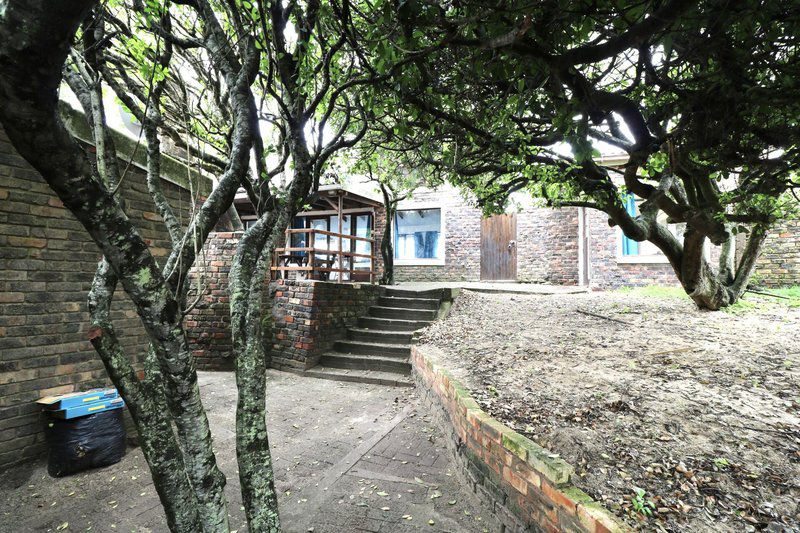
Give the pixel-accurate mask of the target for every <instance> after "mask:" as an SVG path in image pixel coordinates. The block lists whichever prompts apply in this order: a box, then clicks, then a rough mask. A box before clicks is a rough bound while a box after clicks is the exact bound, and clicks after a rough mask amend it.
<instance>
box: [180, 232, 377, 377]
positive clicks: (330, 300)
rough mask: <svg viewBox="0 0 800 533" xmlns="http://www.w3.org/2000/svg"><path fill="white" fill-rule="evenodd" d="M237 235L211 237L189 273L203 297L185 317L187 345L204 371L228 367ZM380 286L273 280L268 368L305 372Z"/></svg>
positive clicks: (268, 302) (268, 301) (373, 298)
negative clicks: (230, 287)
mask: <svg viewBox="0 0 800 533" xmlns="http://www.w3.org/2000/svg"><path fill="white" fill-rule="evenodd" d="M240 237H241V233H226V232H218V233H212V234H211V235H210V236H209V238H208V240H207V241H206V246H205V249H204V253H203V254H202V255H201V256H200V257H199V258H198V260H197V262H196V263H195V266H194V268H193V269H192V272H191V275H192V278H193V280H197V279H198V278H201V279H203V282H202V286H203V287H204V288H205V294H204V296H203V297H202V298H201V300H200V302H199V303H198V304H197V306H195V308H194V309H193V310H192V312H191V313H189V315H188V316H187V317H186V321H185V326H186V331H187V336H188V340H189V346H190V347H191V349H192V352H193V353H194V356H195V360H196V361H197V366H198V368H200V369H203V370H231V369H233V364H234V361H233V353H232V352H231V347H232V346H231V331H230V308H229V301H230V300H229V297H228V272H230V265H231V261H232V260H233V254H234V252H235V251H236V243H237V242H238V241H239V238H240ZM380 291H381V289H380V287H378V286H377V285H370V284H368V283H335V282H328V281H306V280H296V279H289V280H277V281H274V282H272V283H270V286H269V290H268V291H265V295H264V296H265V302H264V305H265V306H266V307H265V308H266V309H271V312H270V314H269V315H268V316H267V318H268V320H266V321H265V327H272V328H273V329H272V338H271V341H270V342H269V351H270V356H271V366H273V367H274V368H282V369H287V370H291V369H301V370H302V369H306V368H310V367H312V366H314V365H315V364H316V363H317V360H318V359H319V355H320V354H321V353H322V352H324V351H326V350H328V349H330V348H331V347H332V346H333V342H334V341H335V340H337V339H340V338H342V336H343V335H344V333H345V330H346V328H347V326H352V325H353V324H355V322H356V320H357V319H358V317H359V316H361V315H363V314H365V313H366V311H367V309H369V307H370V306H371V305H374V304H375V302H376V300H377V299H378V296H379V295H380Z"/></svg>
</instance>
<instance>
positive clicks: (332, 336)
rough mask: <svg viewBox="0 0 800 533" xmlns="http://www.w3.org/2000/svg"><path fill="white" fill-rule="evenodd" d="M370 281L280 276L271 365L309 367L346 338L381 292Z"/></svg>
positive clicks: (276, 287)
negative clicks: (304, 278)
mask: <svg viewBox="0 0 800 533" xmlns="http://www.w3.org/2000/svg"><path fill="white" fill-rule="evenodd" d="M381 290H382V289H381V287H379V286H378V285H371V284H369V283H333V282H328V281H306V280H278V281H276V282H273V283H272V284H271V285H270V293H271V295H272V299H273V301H272V315H271V317H272V324H271V325H272V351H271V362H270V366H272V367H273V368H280V369H284V370H293V369H299V370H305V369H307V368H311V367H312V366H314V365H316V364H317V361H318V360H319V356H320V355H321V354H322V353H323V352H325V351H326V350H329V349H330V348H331V347H333V343H334V341H336V340H339V339H341V338H343V336H344V334H345V332H346V329H347V327H348V326H353V325H355V324H356V321H357V320H358V317H360V316H362V315H364V314H366V312H367V310H368V309H369V308H370V306H372V305H374V304H375V302H376V301H377V300H378V297H379V296H380V294H381Z"/></svg>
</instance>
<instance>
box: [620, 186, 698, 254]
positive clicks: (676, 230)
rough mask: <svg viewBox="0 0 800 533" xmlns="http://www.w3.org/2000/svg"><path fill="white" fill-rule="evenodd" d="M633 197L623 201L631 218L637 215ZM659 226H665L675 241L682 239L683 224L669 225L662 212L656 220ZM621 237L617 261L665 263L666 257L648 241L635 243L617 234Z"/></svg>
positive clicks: (635, 201) (637, 203) (636, 202)
mask: <svg viewBox="0 0 800 533" xmlns="http://www.w3.org/2000/svg"><path fill="white" fill-rule="evenodd" d="M640 203H641V201H637V200H636V198H635V197H634V196H633V195H630V196H628V198H627V200H626V201H625V209H626V210H627V211H628V214H630V215H631V216H637V215H639V204H640ZM656 220H657V221H658V222H659V223H660V224H665V225H666V226H667V228H668V229H669V230H670V231H671V232H672V234H673V235H675V237H676V238H677V239H682V238H683V232H684V229H685V226H686V225H685V224H670V223H669V222H668V217H667V214H666V213H664V212H663V211H661V212H659V213H658V217H657V219H656ZM619 233H620V236H621V249H620V254H619V255H620V257H619V260H620V261H621V262H629V263H661V262H666V261H667V257H666V256H665V255H664V254H663V253H661V250H659V249H658V247H657V246H656V245H655V244H653V243H652V242H650V241H642V242H637V241H634V240H633V239H629V238H628V237H626V236H625V235H624V234H623V233H622V231H620V232H619Z"/></svg>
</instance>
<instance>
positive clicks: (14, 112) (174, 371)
mask: <svg viewBox="0 0 800 533" xmlns="http://www.w3.org/2000/svg"><path fill="white" fill-rule="evenodd" d="M93 4H94V2H93V1H91V0H75V1H74V2H63V3H57V4H53V3H52V2H45V1H42V0H30V1H25V2H22V1H16V2H5V3H3V5H2V7H0V99H2V101H3V105H2V106H0V121H2V123H3V126H4V129H5V130H6V133H7V134H8V136H9V138H10V139H11V141H12V143H13V145H14V147H15V148H16V149H17V151H18V152H19V153H20V154H21V155H22V156H23V157H24V158H25V159H27V160H28V161H29V162H30V163H31V165H33V167H34V168H36V169H37V170H38V171H39V172H40V173H41V174H42V176H43V177H44V179H45V181H47V183H48V184H49V185H50V187H51V188H52V189H53V191H54V192H55V193H56V194H57V195H58V197H59V198H60V199H61V200H62V202H63V203H64V206H65V207H67V208H68V209H69V210H70V211H71V212H72V213H73V215H74V216H75V217H76V218H77V219H78V221H79V222H80V223H81V224H82V225H83V226H84V228H86V230H87V232H88V233H89V235H90V236H91V237H92V239H93V240H94V241H95V243H96V244H97V245H98V247H99V248H100V250H101V251H102V252H103V255H104V256H105V258H106V260H107V261H108V263H109V265H110V266H111V269H112V270H113V272H114V276H115V277H116V279H117V280H119V282H120V283H121V284H122V285H123V287H124V288H125V291H126V292H127V294H128V295H129V296H130V298H131V300H132V301H133V303H134V305H135V306H136V309H137V313H138V314H139V317H140V318H141V321H142V324H143V325H144V327H145V330H146V331H147V333H148V335H149V337H150V339H151V342H152V344H153V346H154V349H155V350H156V353H157V356H158V359H159V363H160V371H161V373H162V374H163V376H164V386H165V389H166V395H167V400H168V404H169V407H170V411H171V414H172V420H173V421H174V422H175V424H176V426H177V429H178V434H179V436H180V441H181V444H182V448H183V452H184V455H183V461H184V467H185V469H184V470H183V471H182V472H176V473H175V476H176V477H174V478H173V477H171V476H169V475H167V474H166V472H168V471H169V470H170V469H174V468H178V467H179V462H178V460H177V458H176V457H177V456H175V454H174V452H173V453H172V454H171V456H169V457H167V458H166V459H170V460H171V462H170V463H169V464H168V466H163V468H162V464H160V463H159V461H158V460H159V459H164V458H161V457H159V455H158V454H161V453H164V449H167V450H168V449H169V446H168V445H169V443H168V442H166V441H159V440H155V441H153V442H152V443H151V444H152V447H151V450H152V451H153V453H152V454H150V458H152V459H155V460H156V470H155V471H154V478H155V479H159V476H162V475H164V476H165V477H164V478H163V480H164V482H165V485H164V486H162V487H161V489H160V494H161V495H162V497H165V498H170V500H169V501H168V502H167V506H168V508H169V510H168V519H169V520H170V521H171V523H170V527H174V528H176V530H177V528H180V530H181V531H197V530H198V528H197V527H194V526H192V525H191V524H194V523H195V521H196V519H195V518H194V516H193V515H194V514H195V513H196V514H197V515H198V516H199V521H200V522H201V523H202V530H203V531H225V530H227V527H228V526H227V524H228V516H227V506H226V504H225V498H224V492H223V488H224V481H225V480H224V477H223V476H222V473H221V472H220V471H219V469H218V468H217V466H216V461H215V458H214V454H213V451H212V448H211V439H210V431H209V428H208V420H207V418H206V416H205V411H204V410H203V407H202V404H201V402H200V396H199V387H198V385H197V375H196V372H195V367H194V360H193V358H192V355H191V353H190V352H189V350H188V346H187V344H186V339H185V335H184V332H183V329H182V328H181V320H182V316H181V309H180V305H179V302H178V301H176V299H175V298H174V297H173V295H172V294H171V292H170V287H169V286H168V285H167V283H166V282H165V280H164V278H163V276H162V273H161V271H160V269H159V267H158V264H157V263H156V261H155V259H154V258H153V256H152V254H150V251H149V249H148V247H147V245H146V243H145V241H144V240H143V239H142V238H141V236H140V235H139V234H138V232H137V230H136V228H135V227H134V226H133V224H132V223H131V221H130V220H129V219H128V217H127V216H126V215H125V213H124V212H123V210H122V208H121V206H120V205H119V203H118V202H117V201H116V200H115V199H114V197H113V195H112V194H111V193H110V192H109V190H108V189H107V188H106V187H105V186H104V185H103V183H102V181H101V180H100V179H98V177H97V175H96V173H95V171H94V168H93V167H92V165H91V163H90V161H89V159H88V158H87V156H86V154H85V153H84V152H83V151H82V149H81V148H80V146H79V145H78V144H77V143H76V142H75V140H74V139H73V138H72V136H71V135H70V134H69V133H68V132H67V131H66V129H65V128H64V125H63V124H62V123H61V121H60V120H59V119H58V115H57V102H58V87H59V85H60V82H61V75H62V69H63V66H64V62H65V58H66V56H67V54H68V51H69V48H70V43H71V40H72V38H73V36H74V35H75V32H76V30H77V28H78V25H79V23H80V22H81V21H82V20H83V19H84V18H85V16H86V14H87V12H88V11H89V9H90V8H91V6H92V5H93ZM215 192H216V193H217V195H218V196H220V195H222V193H220V192H218V191H215ZM212 194H213V193H212ZM230 196H231V199H232V194H231V195H230ZM221 209H222V210H223V211H224V209H227V205H225V206H224V207H222V208H221ZM186 268H188V267H186ZM99 326H100V327H97V328H93V329H92V332H91V336H92V339H91V340H92V342H93V344H94V345H95V346H96V347H97V348H98V351H100V352H102V351H105V352H106V354H107V356H108V357H107V358H106V359H104V362H108V363H107V364H108V365H109V366H110V367H111V366H112V365H120V366H113V367H112V368H110V369H109V374H110V375H111V377H112V379H116V381H115V385H117V386H119V387H120V389H121V392H122V393H123V397H124V398H125V399H126V400H129V401H130V403H131V404H132V405H133V407H132V412H133V411H136V412H137V414H136V419H137V420H152V421H153V424H155V425H156V426H158V427H159V428H160V429H159V431H164V430H166V427H169V426H170V424H169V423H167V424H166V425H165V424H164V423H163V420H162V419H161V418H159V417H161V416H162V415H163V413H164V410H163V408H162V405H161V404H160V398H161V397H162V396H159V397H157V398H155V399H154V398H153V397H152V396H148V394H150V393H147V394H146V393H145V391H144V390H143V389H138V390H137V389H135V385H132V384H133V383H134V381H133V380H132V379H131V380H129V381H126V380H124V379H123V377H127V378H130V377H131V370H130V368H129V364H128V365H125V363H124V362H123V361H121V359H122V358H123V357H120V356H122V355H123V354H121V352H120V351H119V350H115V349H114V346H115V344H118V343H116V342H115V339H114V336H113V329H110V328H109V326H110V324H105V325H100V324H99ZM103 326H105V327H103ZM106 334H107V335H106ZM140 392H141V394H142V397H143V398H144V401H143V402H137V401H136V399H137V397H138V395H139V393H140ZM148 399H149V400H151V401H150V402H148V401H146V400H148ZM156 410H157V411H159V412H158V413H156V412H155V411H156ZM169 431H171V428H170V429H169ZM144 434H145V436H146V438H149V437H147V436H148V435H151V436H152V434H150V433H148V427H145V428H144ZM162 444H163V445H164V448H162V447H161V445H162ZM164 464H165V465H166V463H164ZM184 475H186V476H188V478H189V480H190V481H191V483H192V488H193V489H194V493H195V494H196V496H197V500H199V505H195V506H194V510H192V509H190V508H189V507H191V505H192V504H191V503H189V502H191V501H192V500H191V499H188V500H187V499H186V494H185V493H182V492H181V491H180V490H179V489H180V488H181V487H183V488H185V486H184V485H182V483H181V481H180V478H181V477H182V476H184ZM169 483H172V484H173V486H172V488H174V492H170V491H171V490H172V488H170V489H166V488H165V486H166V485H167V484H169ZM177 498H183V501H178V500H177ZM187 505H188V506H189V507H187ZM179 524H181V525H179ZM184 525H186V526H187V527H186V528H184Z"/></svg>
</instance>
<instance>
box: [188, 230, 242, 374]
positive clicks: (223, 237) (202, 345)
mask: <svg viewBox="0 0 800 533" xmlns="http://www.w3.org/2000/svg"><path fill="white" fill-rule="evenodd" d="M241 236H242V232H216V233H211V234H210V235H209V236H208V238H207V239H206V244H205V246H204V247H203V250H202V252H201V253H200V255H198V257H197V260H196V261H195V264H194V267H192V270H191V271H190V276H191V280H192V281H191V283H192V287H193V289H192V295H191V296H190V297H189V300H190V301H193V299H194V298H195V297H196V290H195V287H197V286H198V284H199V286H200V287H201V288H202V290H203V291H204V292H203V296H202V297H201V298H200V300H199V301H198V302H197V305H195V306H194V308H193V309H192V310H191V311H190V312H189V314H188V315H186V319H185V320H184V322H183V325H184V326H185V328H186V338H187V341H188V342H189V347H190V348H191V350H192V353H193V354H194V356H195V362H196V363H197V368H198V369H200V370H232V369H233V358H232V354H231V348H232V344H231V328H230V324H231V313H230V298H229V296H228V273H229V272H230V270H231V261H232V260H233V254H234V253H235V252H236V244H237V243H238V242H239V239H240V238H241Z"/></svg>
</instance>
